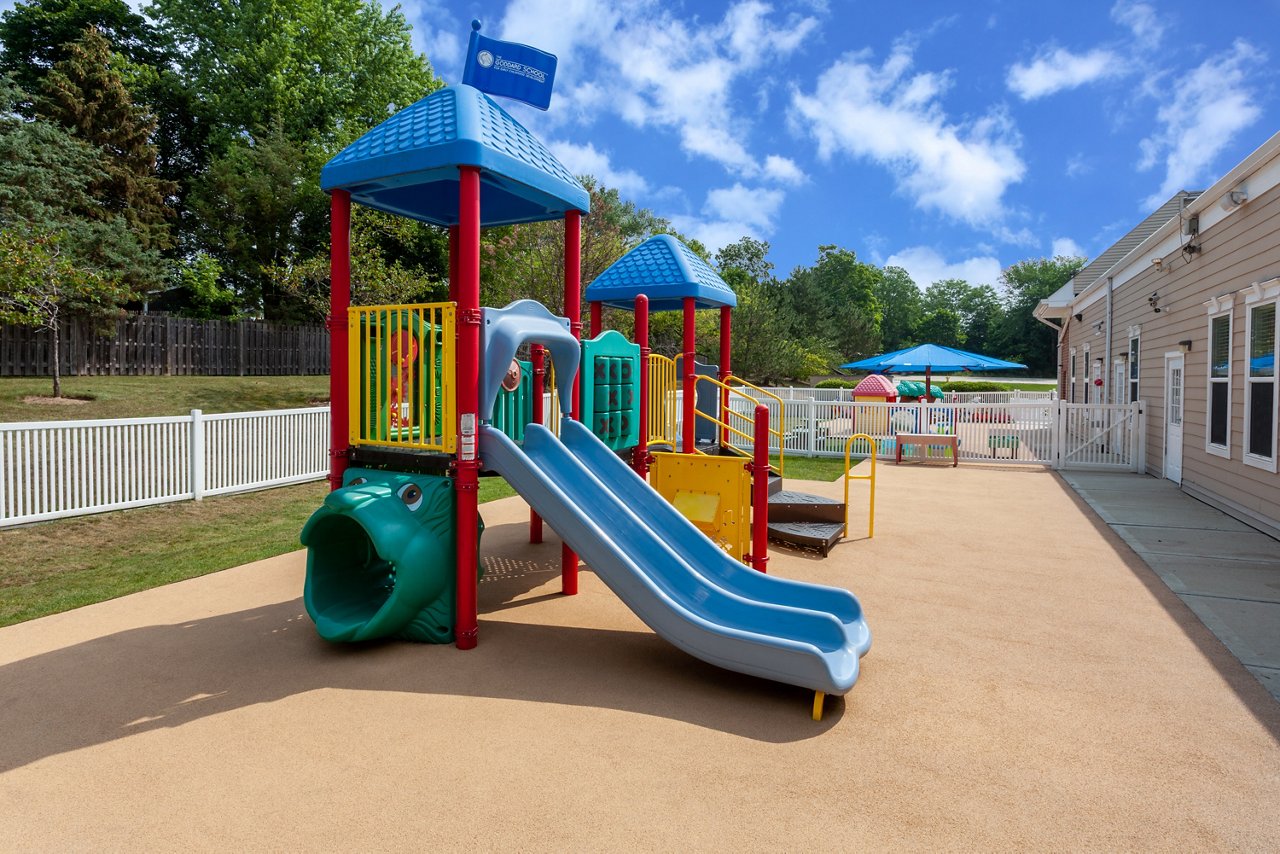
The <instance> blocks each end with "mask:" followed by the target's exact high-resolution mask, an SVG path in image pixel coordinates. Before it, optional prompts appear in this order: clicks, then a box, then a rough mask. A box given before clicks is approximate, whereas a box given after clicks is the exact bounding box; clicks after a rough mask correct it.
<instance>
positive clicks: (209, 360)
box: [0, 314, 329, 377]
mask: <svg viewBox="0 0 1280 854" xmlns="http://www.w3.org/2000/svg"><path fill="white" fill-rule="evenodd" d="M61 331H62V335H61V339H62V340H61V342H60V346H59V351H60V352H59V362H60V366H61V372H62V375H63V376H78V375H91V376H96V375H104V374H125V375H151V376H157V375H170V376H179V375H182V376H279V375H286V374H287V375H298V374H327V373H329V332H328V330H327V329H325V328H324V327H323V326H301V325H292V324H284V323H268V322H266V321H260V320H191V319H189V318H185V317H168V316H165V315H156V314H132V315H127V316H125V317H121V318H119V319H117V320H115V321H114V323H113V325H112V326H111V327H110V328H109V329H108V330H107V331H106V332H105V333H104V332H102V331H100V330H98V329H95V327H94V325H93V324H91V323H89V322H88V321H85V320H80V319H73V320H68V321H65V322H64V323H63V324H62V327H61ZM51 339H52V336H51V335H50V334H49V332H48V330H44V329H34V328H32V327H29V326H14V325H7V324H0V376H6V377H44V376H50V375H52V373H53V358H52V356H53V347H52V343H51Z"/></svg>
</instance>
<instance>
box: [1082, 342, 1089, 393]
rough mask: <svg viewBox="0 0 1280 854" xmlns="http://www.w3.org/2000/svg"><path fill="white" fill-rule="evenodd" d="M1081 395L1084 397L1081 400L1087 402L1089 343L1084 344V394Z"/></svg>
mask: <svg viewBox="0 0 1280 854" xmlns="http://www.w3.org/2000/svg"><path fill="white" fill-rule="evenodd" d="M1081 397H1083V398H1084V401H1083V402H1084V403H1088V402H1089V345H1088V344H1086V345H1085V347H1084V394H1083V395H1081Z"/></svg>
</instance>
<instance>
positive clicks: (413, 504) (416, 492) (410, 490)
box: [396, 483, 422, 510]
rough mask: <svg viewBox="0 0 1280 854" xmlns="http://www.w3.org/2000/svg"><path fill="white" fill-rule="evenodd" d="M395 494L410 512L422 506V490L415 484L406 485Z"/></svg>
mask: <svg viewBox="0 0 1280 854" xmlns="http://www.w3.org/2000/svg"><path fill="white" fill-rule="evenodd" d="M396 494H397V495H399V496H400V500H401V501H403V502H404V506H405V507H408V508H409V509H410V510H417V509H418V508H419V507H421V506H422V488H421V487H419V486H418V485H417V484H416V483H406V484H405V485H404V486H402V487H400V491H399V492H398V493H396Z"/></svg>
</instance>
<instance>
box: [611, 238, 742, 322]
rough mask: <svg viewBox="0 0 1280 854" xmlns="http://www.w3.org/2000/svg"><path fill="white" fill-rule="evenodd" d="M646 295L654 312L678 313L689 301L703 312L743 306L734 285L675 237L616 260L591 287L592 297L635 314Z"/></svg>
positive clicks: (650, 242)
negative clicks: (637, 302)
mask: <svg viewBox="0 0 1280 854" xmlns="http://www.w3.org/2000/svg"><path fill="white" fill-rule="evenodd" d="M640 294H644V295H645V296H647V297H648V298H649V310H650V311H678V310H680V309H681V308H683V307H684V300H685V298H686V297H693V299H694V302H695V305H696V306H697V307H698V308H719V307H720V306H729V307H733V306H736V305H737V304H738V297H737V296H736V295H735V294H734V293H733V289H732V288H731V287H729V285H728V283H726V282H725V280H724V279H722V278H720V275H719V274H718V273H716V271H715V270H713V269H711V266H710V265H709V264H707V262H706V261H703V260H702V258H700V257H699V256H698V254H697V253H696V252H694V251H693V250H692V249H690V248H689V247H688V246H685V245H684V244H683V243H681V242H680V241H679V240H677V239H676V238H674V237H672V236H671V235H670V234H656V235H654V236H653V237H650V238H649V239H648V240H646V241H645V242H644V243H641V244H640V245H639V246H637V247H636V248H634V249H632V250H631V251H630V252H628V253H627V254H626V255H623V256H622V257H621V258H619V259H618V260H617V261H614V262H613V264H611V265H610V266H609V268H608V269H606V270H605V271H604V272H603V273H601V274H600V275H599V276H596V278H595V281H593V282H592V283H591V284H590V285H588V286H587V292H586V298H587V301H588V302H601V303H604V304H605V305H608V306H613V307H614V308H625V309H627V310H631V309H634V308H635V300H636V297H637V296H639V295H640Z"/></svg>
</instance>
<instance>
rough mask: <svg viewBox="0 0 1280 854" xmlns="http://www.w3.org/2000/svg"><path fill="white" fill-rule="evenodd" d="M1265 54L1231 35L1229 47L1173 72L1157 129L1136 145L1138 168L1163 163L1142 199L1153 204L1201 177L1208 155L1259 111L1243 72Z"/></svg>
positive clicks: (1211, 157) (1209, 160) (1208, 163)
mask: <svg viewBox="0 0 1280 854" xmlns="http://www.w3.org/2000/svg"><path fill="white" fill-rule="evenodd" d="M1266 58H1267V57H1266V54H1264V53H1263V52H1262V51H1261V50H1258V49H1257V48H1255V47H1254V46H1253V45H1251V44H1249V43H1248V42H1246V41H1244V40H1243V39H1237V40H1236V42H1235V44H1233V45H1232V47H1231V49H1230V50H1228V51H1224V52H1223V53H1220V54H1218V55H1216V56H1212V57H1210V58H1209V59H1206V60H1205V61H1204V62H1202V63H1201V64H1200V65H1199V66H1198V67H1197V68H1196V69H1194V70H1193V71H1191V72H1189V73H1185V74H1181V75H1179V76H1178V80H1177V85H1175V86H1173V87H1172V90H1171V91H1170V92H1169V93H1168V95H1167V97H1166V98H1165V100H1164V101H1163V103H1162V105H1161V106H1160V108H1159V109H1158V110H1157V111H1156V120H1157V122H1158V123H1159V124H1160V125H1161V127H1160V129H1159V130H1158V131H1156V132H1155V133H1153V134H1152V135H1151V136H1149V137H1147V138H1146V139H1144V140H1142V142H1141V143H1140V146H1141V152H1142V158H1141V160H1140V162H1139V164H1138V167H1139V168H1140V169H1144V170H1146V169H1151V168H1153V167H1154V166H1155V165H1156V164H1157V163H1159V162H1161V161H1163V164H1164V169H1165V176H1164V180H1163V181H1162V182H1161V184H1160V189H1158V190H1156V192H1154V193H1152V194H1151V196H1149V197H1148V198H1147V199H1146V201H1145V202H1144V203H1143V204H1144V205H1145V206H1146V207H1149V208H1153V207H1156V206H1157V205H1160V204H1162V203H1163V202H1164V201H1165V200H1166V199H1168V198H1169V197H1170V196H1172V195H1173V194H1174V193H1175V192H1176V191H1178V190H1179V189H1184V188H1190V185H1191V184H1193V183H1195V182H1197V181H1201V180H1203V179H1204V178H1205V172H1206V170H1207V169H1209V167H1211V166H1212V165H1213V162H1214V158H1216V157H1217V156H1218V154H1219V153H1220V152H1221V151H1222V150H1223V149H1224V148H1226V147H1227V146H1228V145H1229V144H1230V143H1231V141H1232V140H1233V139H1234V137H1235V135H1236V134H1238V133H1239V132H1240V131H1242V130H1244V129H1245V128H1246V127H1248V126H1249V125H1251V124H1253V123H1254V122H1255V121H1257V119H1258V117H1259V116H1260V115H1261V114H1262V110H1261V108H1260V107H1259V106H1258V105H1257V103H1256V101H1255V95H1254V92H1253V89H1252V88H1251V87H1250V86H1249V83H1248V72H1249V71H1251V70H1253V69H1254V68H1258V67H1261V66H1262V65H1263V64H1264V63H1265V62H1266Z"/></svg>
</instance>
